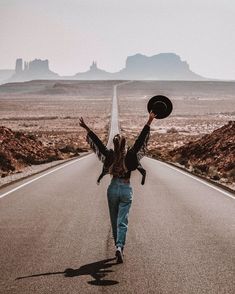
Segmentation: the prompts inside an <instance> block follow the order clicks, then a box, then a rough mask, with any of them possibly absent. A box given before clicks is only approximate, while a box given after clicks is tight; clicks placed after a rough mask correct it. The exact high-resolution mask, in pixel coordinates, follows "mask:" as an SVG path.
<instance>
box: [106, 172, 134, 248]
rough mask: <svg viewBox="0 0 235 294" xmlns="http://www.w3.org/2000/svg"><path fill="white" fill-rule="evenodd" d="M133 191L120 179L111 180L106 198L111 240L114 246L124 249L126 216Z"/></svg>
mask: <svg viewBox="0 0 235 294" xmlns="http://www.w3.org/2000/svg"><path fill="white" fill-rule="evenodd" d="M132 195H133V190H132V187H131V186H130V184H129V183H124V182H123V181H122V179H118V178H115V179H112V180H111V183H110V185H109V186H108V190H107V196H108V205H109V214H110V219H111V224H112V231H113V238H114V242H115V245H116V246H120V247H124V245H125V241H126V233H127V228H128V215H129V210H130V207H131V203H132Z"/></svg>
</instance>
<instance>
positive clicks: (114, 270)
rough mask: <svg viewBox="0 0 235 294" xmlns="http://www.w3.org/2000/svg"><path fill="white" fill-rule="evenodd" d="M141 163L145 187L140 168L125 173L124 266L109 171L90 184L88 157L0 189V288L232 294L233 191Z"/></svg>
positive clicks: (17, 293) (93, 162) (94, 163)
mask: <svg viewBox="0 0 235 294" xmlns="http://www.w3.org/2000/svg"><path fill="white" fill-rule="evenodd" d="M120 86H121V85H119V86H115V87H114V96H113V109H112V123H111V126H110V129H111V131H110V138H112V136H113V134H115V133H116V132H118V131H119V127H118V111H117V109H118V107H117V95H116V92H117V90H118V87H120ZM144 123H145V121H143V124H144ZM108 145H109V146H111V140H109V143H108ZM142 164H143V166H144V167H145V169H146V170H147V176H146V183H145V185H144V186H142V185H141V184H140V181H141V176H140V174H139V173H138V172H137V171H135V172H133V174H132V178H131V184H132V186H133V190H134V200H133V205H132V207H131V211H130V218H129V230H128V235H127V244H126V248H125V261H124V264H116V262H115V259H114V245H113V241H112V237H111V226H110V220H109V214H108V204H107V199H106V197H107V196H106V189H107V185H108V184H109V181H110V176H109V175H107V176H105V177H104V178H103V180H102V181H101V184H100V185H96V180H97V177H98V176H99V174H100V171H101V168H102V164H101V162H99V161H98V159H97V157H96V155H95V154H90V155H87V156H84V157H82V158H78V159H76V160H73V161H70V162H68V163H66V164H64V165H61V166H59V167H55V168H52V169H51V170H50V171H46V172H43V173H41V174H39V175H34V176H32V177H30V178H28V179H24V180H22V181H20V182H17V183H13V184H11V185H9V186H7V187H4V188H2V189H0V197H1V198H0V293H4V294H7V293H14V294H21V293H22V294H28V293H30V294H31V293H32V294H37V293H56V294H59V293H66V294H73V293H125V294H126V293H140V294H142V293H153V294H158V293H173V294H175V293H177V294H178V293H179V294H183V293H185V294H191V293H192V294H193V293H200V294H203V293H206V294H208V293H213V294H215V293H218V294H222V293H226V294H227V293H231V294H232V293H235V279H234V277H235V201H234V195H232V194H230V193H229V192H227V191H224V190H222V189H220V188H217V187H214V186H212V185H210V184H207V183H205V182H204V181H202V180H198V179H196V178H194V177H192V176H189V175H187V174H185V173H183V172H181V171H178V170H177V169H176V168H172V167H170V166H168V165H167V164H164V163H161V162H158V161H156V160H153V159H150V158H147V157H145V158H143V159H142Z"/></svg>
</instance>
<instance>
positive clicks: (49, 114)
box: [0, 81, 235, 159]
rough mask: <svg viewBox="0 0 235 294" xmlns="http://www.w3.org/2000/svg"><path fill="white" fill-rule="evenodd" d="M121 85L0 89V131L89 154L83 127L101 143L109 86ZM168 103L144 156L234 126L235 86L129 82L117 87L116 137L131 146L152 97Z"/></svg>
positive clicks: (30, 84) (162, 153)
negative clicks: (118, 129)
mask: <svg viewBox="0 0 235 294" xmlns="http://www.w3.org/2000/svg"><path fill="white" fill-rule="evenodd" d="M118 83H120V81H31V82H24V83H11V84H5V85H2V86H0V126H4V127H7V128H10V129H11V130H13V131H20V132H24V133H27V134H33V135H34V136H36V137H37V138H38V139H39V140H40V141H41V142H42V143H43V145H45V146H51V147H55V148H58V147H59V148H62V147H66V146H76V147H79V148H83V150H85V151H86V150H89V146H88V144H87V143H86V141H85V131H84V130H83V129H82V128H81V127H80V126H79V124H78V118H79V117H80V116H83V117H84V119H85V121H86V122H87V124H88V125H89V126H90V128H91V129H92V130H94V131H95V132H96V133H97V134H98V135H99V136H100V138H101V139H102V140H103V141H104V142H106V141H107V137H108V129H109V119H110V110H111V101H112V94H113V85H115V84H118ZM159 94H161V95H165V96H168V97H169V98H170V99H171V100H172V102H173V112H172V114H171V115H170V117H168V118H166V119H163V120H155V121H154V122H153V124H152V126H151V137H150V140H149V145H148V146H149V147H148V149H149V154H150V155H153V156H154V157H157V158H160V159H161V158H163V159H164V158H165V154H166V153H167V152H168V151H169V150H172V149H174V148H176V147H180V146H182V145H184V144H185V143H187V142H191V141H194V140H196V139H199V138H201V137H202V136H203V135H205V134H209V133H211V132H212V131H214V130H215V129H217V128H219V127H221V126H223V125H225V124H226V123H228V122H229V121H231V120H235V82H216V81H207V82H188V81H187V82H184V81H169V82H167V81H133V82H131V83H129V84H125V85H122V86H119V87H118V90H117V95H118V100H119V118H120V127H121V132H122V133H124V134H125V135H126V136H127V138H128V140H127V142H128V144H129V145H131V144H132V143H133V141H134V139H135V138H136V136H137V135H138V133H139V132H140V130H141V128H142V127H143V125H144V124H145V122H146V121H147V118H148V112H147V102H148V100H149V99H150V98H151V97H152V96H154V95H159Z"/></svg>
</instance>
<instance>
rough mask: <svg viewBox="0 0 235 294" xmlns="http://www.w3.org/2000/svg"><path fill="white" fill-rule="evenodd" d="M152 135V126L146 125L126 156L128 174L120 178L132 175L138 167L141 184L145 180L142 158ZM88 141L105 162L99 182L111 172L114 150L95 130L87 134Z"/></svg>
mask: <svg viewBox="0 0 235 294" xmlns="http://www.w3.org/2000/svg"><path fill="white" fill-rule="evenodd" d="M149 135H150V126H149V125H147V124H146V125H145V126H144V127H143V129H142V131H141V133H140V134H139V136H138V138H137V139H136V141H135V143H134V145H133V146H132V147H131V148H129V149H128V150H127V153H126V156H125V165H126V167H127V169H128V171H127V172H126V174H125V175H124V176H122V177H120V178H125V179H128V178H130V176H131V171H133V170H135V169H137V170H138V171H139V172H140V173H141V174H142V181H141V184H142V185H143V184H144V182H145V176H146V171H145V169H144V168H143V167H142V165H141V164H140V159H141V158H142V157H143V156H144V155H145V153H146V150H147V143H148V140H149ZM86 141H87V142H88V143H89V145H90V147H91V148H92V150H93V151H94V152H95V153H96V155H97V156H98V158H99V159H100V160H101V161H102V162H103V169H102V173H101V174H100V176H99V178H98V180H97V183H98V184H99V182H100V180H101V179H102V177H103V176H104V175H106V174H108V173H109V167H110V166H111V164H112V163H113V160H114V150H113V149H108V148H107V147H106V146H105V145H104V144H103V143H102V142H101V140H100V139H99V138H98V137H97V135H96V134H95V133H94V132H93V131H89V132H88V133H87V136H86Z"/></svg>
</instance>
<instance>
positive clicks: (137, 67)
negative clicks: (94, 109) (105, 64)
mask: <svg viewBox="0 0 235 294" xmlns="http://www.w3.org/2000/svg"><path fill="white" fill-rule="evenodd" d="M117 76H118V77H122V78H127V79H137V80H145V79H147V80H203V79H205V78H203V77H201V76H200V75H198V74H195V73H194V72H192V71H191V70H190V68H189V65H188V63H187V62H186V61H182V60H181V58H180V56H178V55H177V54H174V53H160V54H157V55H153V56H150V57H148V56H145V55H142V54H136V55H133V56H129V57H127V59H126V67H125V68H124V69H122V70H121V71H120V72H119V73H117Z"/></svg>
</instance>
